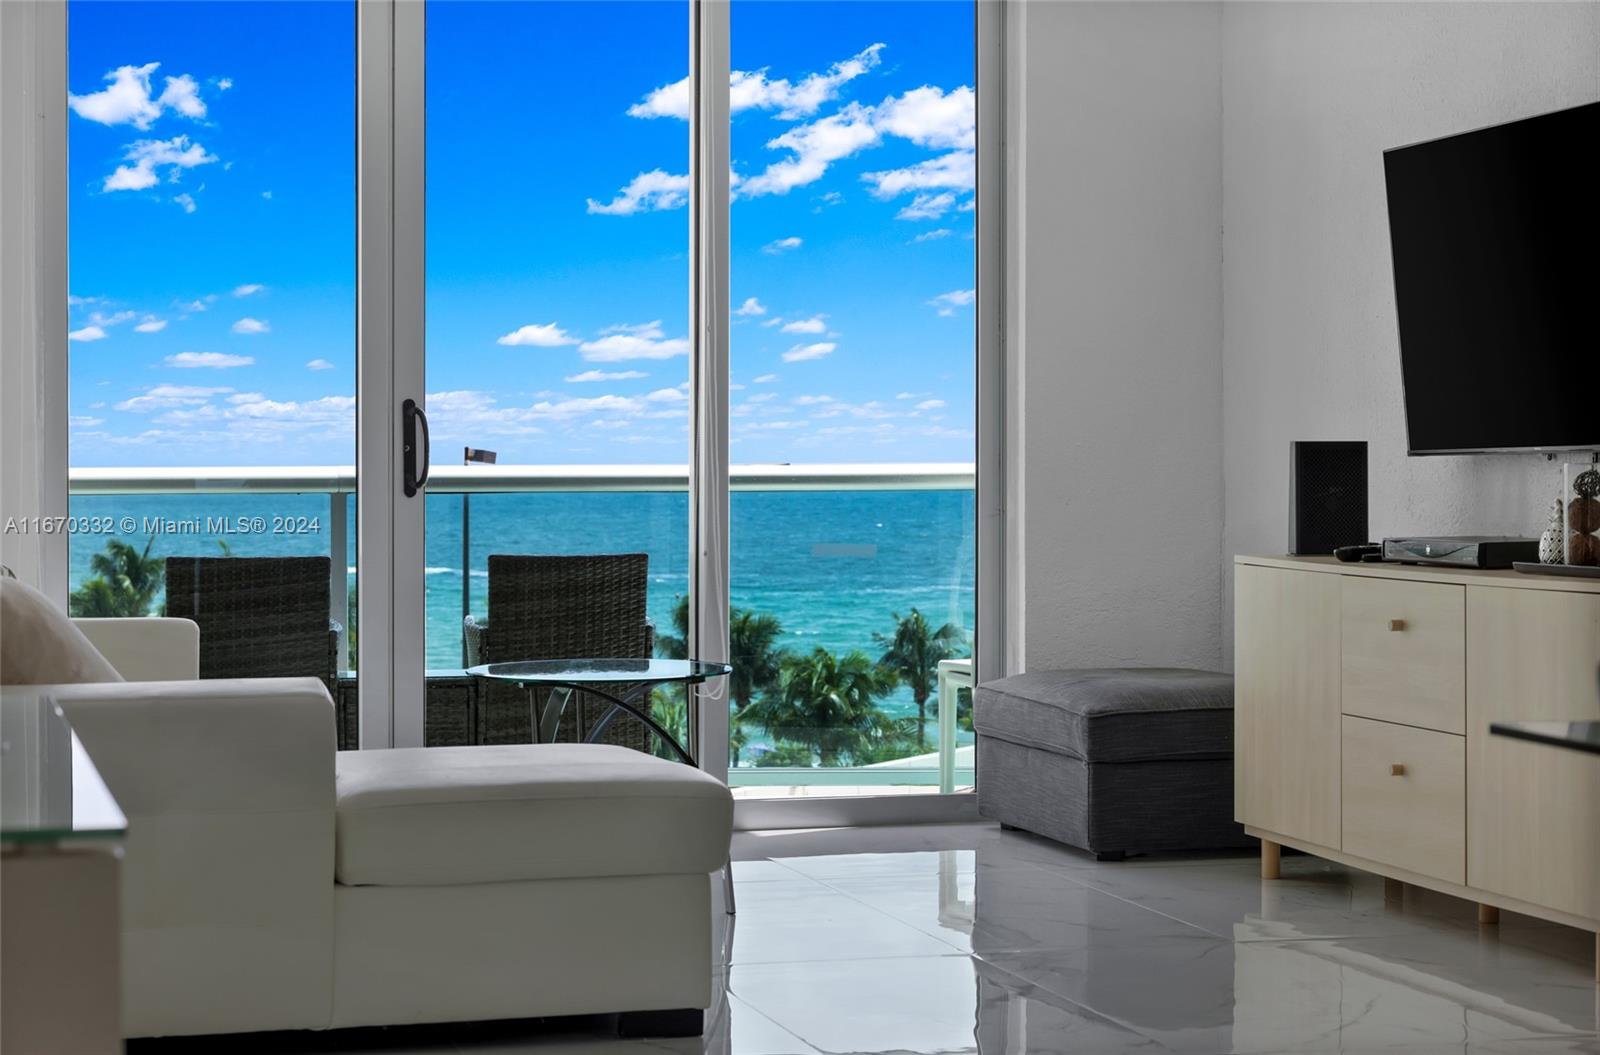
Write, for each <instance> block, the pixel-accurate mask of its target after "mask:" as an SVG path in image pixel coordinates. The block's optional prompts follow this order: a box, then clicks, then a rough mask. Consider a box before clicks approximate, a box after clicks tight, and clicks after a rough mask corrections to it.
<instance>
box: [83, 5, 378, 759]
mask: <svg viewBox="0 0 1600 1055" xmlns="http://www.w3.org/2000/svg"><path fill="white" fill-rule="evenodd" d="M355 22H356V6H355V4H354V3H350V2H337V3H336V2H310V3H299V4H182V5H180V4H170V3H154V2H152V3H138V2H131V3H117V4H107V3H88V2H78V0H75V2H73V3H72V4H71V5H70V7H69V9H68V86H69V91H70V94H69V96H68V98H67V99H66V100H65V103H66V106H67V108H68V111H69V113H68V129H69V157H70V163H69V165H70V167H69V170H68V173H67V182H68V186H69V217H70V223H69V229H70V238H71V242H70V246H69V294H70V295H69V300H68V303H69V318H70V332H69V334H68V345H67V348H66V354H67V356H68V374H69V390H68V395H67V400H68V407H67V413H68V414H69V419H68V420H69V423H70V434H69V436H70V439H69V465H70V474H69V476H70V489H71V499H70V505H69V509H70V512H71V514H72V516H71V521H70V523H69V524H68V525H66V527H67V528H69V529H70V544H69V561H70V574H69V584H70V590H71V597H70V608H71V611H72V614H73V615H75V616H82V617H138V616H144V615H157V614H162V613H165V614H168V615H175V616H184V617H187V618H192V619H194V620H196V621H197V622H198V623H199V624H200V626H201V630H202V633H201V666H200V673H201V676H202V677H207V676H241V675H290V674H294V675H306V676H312V677H317V678H320V679H322V680H323V681H324V682H325V683H326V684H327V685H328V687H329V689H330V691H331V692H332V693H334V694H335V696H336V697H339V698H340V699H341V704H344V703H347V702H348V698H347V697H348V696H349V695H350V694H352V693H353V691H354V677H355V673H354V668H355V666H356V663H355V655H356V651H355V647H354V645H355V642H356V639H357V626H356V616H357V613H356V610H355V608H354V607H353V606H352V605H351V604H350V601H351V598H352V597H353V591H354V588H355V571H356V569H355V567H354V564H355V559H354V558H355V553H356V549H355V541H354V540H355V535H354V522H353V516H352V512H353V502H354V492H355V489H356V476H355V461H356V459H355V440H354V437H355V420H356V376H355V366H356V339H355V338H356V332H355V303H356V296H355V285H356V215H355V185H354V172H353V167H352V155H351V144H352V142H353V140H354V136H355V121H356V90H355V50H354V44H355ZM245 558H248V559H245ZM340 713H341V715H342V716H343V717H344V718H345V719H346V721H345V723H344V724H343V725H342V726H341V729H340V737H341V743H342V744H345V743H347V744H348V746H354V736H355V713H354V710H353V707H348V706H341V710H340Z"/></svg>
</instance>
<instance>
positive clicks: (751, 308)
mask: <svg viewBox="0 0 1600 1055" xmlns="http://www.w3.org/2000/svg"><path fill="white" fill-rule="evenodd" d="M733 313H734V314H735V315H765V314H766V313H767V306H766V305H765V304H763V303H761V302H760V301H759V300H757V299H756V298H754V297H746V298H745V302H744V303H743V304H741V305H739V306H738V307H737V308H736V309H734V312H733Z"/></svg>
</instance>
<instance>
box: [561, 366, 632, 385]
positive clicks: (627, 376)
mask: <svg viewBox="0 0 1600 1055" xmlns="http://www.w3.org/2000/svg"><path fill="white" fill-rule="evenodd" d="M649 376H650V375H649V374H647V373H645V372H644V371H643V370H585V371H584V372H583V373H581V374H573V375H572V376H570V377H567V378H563V380H565V381H566V382H567V384H569V385H582V384H588V383H590V382H593V381H637V380H638V379H639V378H641V377H649Z"/></svg>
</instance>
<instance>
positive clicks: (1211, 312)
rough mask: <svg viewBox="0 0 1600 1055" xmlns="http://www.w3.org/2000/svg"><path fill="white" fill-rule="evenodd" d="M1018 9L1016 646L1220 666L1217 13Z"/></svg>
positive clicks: (1067, 6)
mask: <svg viewBox="0 0 1600 1055" xmlns="http://www.w3.org/2000/svg"><path fill="white" fill-rule="evenodd" d="M1013 11H1015V9H1013ZM1021 17H1022V18H1024V19H1025V23H1026V24H1025V31H1024V32H1022V33H1020V34H1017V35H1018V36H1020V37H1021V38H1022V39H1023V40H1024V41H1025V48H1024V54H1023V55H1022V56H1021V58H1020V62H1021V63H1022V67H1021V74H1020V75H1021V81H1022V84H1021V88H1022V91H1021V92H1019V93H1018V95H1019V96H1020V99H1019V100H1018V101H1016V102H1015V103H1014V105H1020V106H1022V107H1024V108H1025V112H1024V113H1023V115H1022V116H1023V121H1022V124H1023V128H1024V133H1023V134H1024V143H1023V144H1022V149H1021V156H1022V158H1023V160H1022V162H1021V166H1022V177H1023V178H1022V180H1021V184H1020V189H1021V193H1022V195H1023V199H1022V201H1021V202H1019V203H1017V206H1018V217H1017V218H1018V221H1019V222H1020V224H1021V227H1022V231H1023V237H1022V239H1021V240H1020V242H1019V243H1018V246H1019V248H1018V251H1019V252H1020V255H1021V275H1020V280H1021V281H1022V282H1023V283H1024V293H1023V300H1022V304H1021V316H1022V317H1021V319H1020V320H1018V321H1019V322H1020V325H1021V330H1022V333H1023V335H1024V336H1023V338H1022V339H1023V341H1024V349H1023V359H1024V362H1023V364H1022V370H1023V377H1022V379H1021V385H1022V391H1021V399H1022V401H1023V404H1024V406H1023V413H1024V414H1025V423H1026V425H1025V429H1026V434H1025V438H1024V442H1023V466H1022V472H1023V474H1024V478H1023V486H1024V489H1025V507H1024V510H1023V514H1022V515H1023V522H1024V525H1025V528H1024V530H1025V542H1026V562H1027V563H1026V570H1025V573H1024V582H1025V591H1026V597H1025V601H1024V620H1025V623H1024V631H1023V638H1024V642H1023V643H1024V649H1025V653H1024V655H1023V657H1022V659H1023V661H1024V663H1025V665H1026V666H1027V667H1028V668H1030V669H1043V668H1048V667H1061V666H1096V665H1140V664H1145V665H1159V664H1174V665H1197V666H1214V665H1215V664H1217V663H1218V662H1219V661H1220V659H1221V651H1222V639H1221V628H1220V621H1219V618H1218V610H1219V608H1220V604H1221V589H1222V574H1221V569H1220V568H1219V566H1218V564H1217V560H1216V555H1217V553H1218V551H1219V548H1220V546H1221V533H1222V455H1221V448H1222V423H1221V408H1222V398H1221V383H1222V351H1221V348H1222V345H1221V340H1222V295H1221V293H1222V271H1221V266H1222V260H1221V227H1222V214H1221V206H1222V189H1221V175H1222V162H1221V142H1222V134H1221V132H1222V130H1221V110H1220V91H1221V71H1220V68H1219V65H1218V60H1219V55H1220V33H1221V23H1222V19H1221V9H1220V7H1219V6H1218V5H1216V4H1210V3H1175V4H1174V3H1133V4H1129V3H1115V2H1111V3H1029V4H1027V5H1026V10H1025V11H1023V12H1021ZM1009 61H1011V62H1012V63H1016V62H1018V61H1019V59H1018V57H1017V56H1015V55H1012V56H1010V57H1009ZM1013 280H1014V281H1015V280H1016V278H1014V279H1013Z"/></svg>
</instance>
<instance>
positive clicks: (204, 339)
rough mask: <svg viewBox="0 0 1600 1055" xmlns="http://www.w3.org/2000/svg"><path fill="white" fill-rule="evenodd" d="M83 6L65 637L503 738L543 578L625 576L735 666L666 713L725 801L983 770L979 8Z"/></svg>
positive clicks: (352, 726) (404, 723)
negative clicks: (82, 526)
mask: <svg viewBox="0 0 1600 1055" xmlns="http://www.w3.org/2000/svg"><path fill="white" fill-rule="evenodd" d="M70 18H71V90H72V95H71V97H70V98H69V99H68V100H67V105H68V107H69V108H70V110H71V122H72V124H71V128H72V139H71V165H72V168H71V172H70V183H71V187H72V200H71V208H72V215H71V232H72V268H71V281H72V290H71V292H72V294H73V298H72V309H71V310H72V313H73V328H72V333H71V341H70V349H69V350H70V355H71V379H72V389H71V394H70V397H69V398H70V404H71V405H70V414H71V422H72V442H71V464H72V467H73V469H72V487H73V495H74V497H73V507H72V508H73V512H74V513H75V514H79V515H81V516H82V517H84V518H87V519H85V523H93V524H102V525H104V524H110V525H111V528H110V529H107V530H106V532H105V533H104V534H95V533H94V532H91V531H81V532H79V533H78V534H76V535H75V536H74V537H73V540H72V546H71V553H72V558H71V559H72V583H73V589H74V601H73V604H74V609H75V611H78V612H81V613H84V614H100V613H111V614H129V615H135V614H144V613H153V612H159V611H162V610H166V611H169V612H171V613H172V614H183V615H191V614H192V612H193V610H194V606H195V605H196V604H202V605H203V607H204V610H205V615H206V617H207V618H210V617H211V616H212V615H213V614H215V615H216V616H217V618H219V619H224V618H225V619H226V620H228V621H227V622H225V623H219V624H218V627H219V629H216V630H208V629H207V626H208V624H207V623H206V622H205V620H201V621H202V638H203V643H204V645H205V646H206V647H207V648H209V647H210V645H211V643H212V642H213V641H221V640H224V639H229V640H233V641H234V642H235V645H236V647H235V651H234V652H233V653H226V654H223V653H219V654H218V657H217V658H215V659H214V660H212V661H211V662H212V663H213V665H214V668H215V669H216V670H217V671H219V672H220V671H223V670H225V669H229V664H233V665H234V666H233V669H235V670H237V669H241V668H239V664H242V663H244V662H245V660H247V659H248V660H251V661H258V660H267V659H272V658H274V657H280V658H284V660H285V662H286V663H291V664H298V666H295V668H294V669H293V670H292V671H291V670H287V669H285V670H282V671H276V670H274V671H263V672H274V673H309V674H315V675H317V676H322V677H325V680H326V681H327V683H328V685H329V687H330V691H332V692H333V693H334V695H335V697H336V698H337V700H338V701H339V706H340V715H341V745H342V746H346V747H356V746H361V747H386V746H413V745H424V744H456V743H484V742H488V743H495V742H516V741H524V740H526V739H527V738H528V736H529V727H528V724H529V723H528V714H527V709H526V706H525V703H524V701H523V699H522V698H521V697H520V696H517V697H515V698H513V697H512V696H507V695H504V694H501V695H498V696H497V695H496V693H495V692H492V691H485V690H484V689H483V687H482V686H481V685H479V684H478V683H476V682H474V681H473V679H471V678H470V677H469V676H468V675H466V674H465V669H466V668H467V667H469V666H470V665H472V664H474V663H476V662H479V661H500V660H511V659H529V658H558V657H555V656H553V655H550V656H546V655H542V654H536V651H537V649H538V648H539V647H540V646H539V645H538V644H537V642H536V641H535V640H534V639H535V638H536V637H537V634H536V633H535V631H533V630H532V629H530V628H531V627H534V626H535V624H537V623H538V620H539V607H540V606H539V604H538V603H537V600H538V599H537V594H538V591H539V589H541V588H542V587H541V586H540V585H539V582H538V579H537V570H536V569H533V570H530V569H531V568H532V565H530V564H529V563H528V561H529V560H530V559H533V558H544V557H565V558H580V559H581V560H582V561H584V562H585V566H586V567H587V568H588V569H589V570H591V571H593V573H594V574H595V575H596V576H597V578H596V580H595V581H596V582H597V583H603V582H604V581H606V579H607V575H608V572H607V571H606V569H607V568H608V567H611V566H612V565H610V564H608V561H610V560H612V559H613V558H619V557H625V556H627V555H642V559H643V561H644V569H645V570H644V573H643V576H642V580H631V581H630V582H629V584H628V585H627V586H626V587H625V590H624V592H625V593H626V596H621V595H619V599H618V602H617V603H618V606H619V610H620V608H621V607H622V606H634V607H636V608H637V609H638V610H639V611H640V612H641V613H642V615H641V616H640V617H639V621H641V622H642V623H643V624H644V625H645V637H644V643H643V644H638V643H637V642H633V643H629V642H630V641H632V639H631V638H628V635H627V634H626V633H624V634H623V635H622V636H621V637H618V639H617V644H616V646H615V649H616V651H617V652H618V653H619V654H620V655H624V656H626V655H633V654H634V653H636V652H637V653H641V658H642V655H643V654H654V655H656V656H662V657H672V656H688V655H694V656H697V657H698V658H702V659H719V660H720V659H727V660H729V661H731V662H732V663H733V665H734V668H735V673H734V675H733V676H732V677H731V678H730V679H727V684H726V685H721V684H715V683H713V684H712V685H711V686H708V687H707V688H706V690H705V692H704V694H703V695H702V697H701V703H702V704H703V705H707V706H708V707H709V708H710V710H709V713H710V714H711V716H712V717H713V718H714V721H709V722H706V723H705V724H703V725H702V727H701V728H699V729H696V730H690V729H689V728H687V722H688V714H689V711H690V708H688V707H687V706H686V703H687V701H686V700H685V699H684V698H683V697H682V696H681V695H674V694H673V693H670V692H663V693H659V694H657V695H656V696H655V697H653V698H652V699H651V700H650V701H649V706H650V708H651V710H652V712H653V714H654V717H655V718H656V719H657V720H658V721H660V722H661V723H662V724H663V725H665V726H667V727H668V728H669V729H672V730H673V731H674V732H675V733H678V734H681V736H682V737H683V738H684V739H686V740H692V739H694V738H695V737H696V736H697V735H698V736H701V737H704V736H706V735H709V736H710V737H711V739H710V740H709V741H706V742H704V743H703V744H702V745H701V748H702V750H701V753H702V755H703V756H704V757H706V758H710V759H711V761H709V762H707V767H708V768H709V769H711V770H712V771H714V772H719V773H720V772H721V771H722V768H723V765H724V762H723V759H724V758H725V759H726V763H725V764H726V766H727V771H728V773H729V774H730V777H731V781H730V782H731V783H732V784H733V785H734V786H735V788H736V790H737V792H738V794H739V795H740V796H741V797H743V798H755V799H771V798H776V797H784V798H793V797H802V798H811V797H817V796H841V795H857V796H865V795H879V794H886V793H890V792H906V791H919V792H937V791H941V790H943V791H950V790H957V789H962V788H970V787H971V785H972V783H973V779H974V776H973V772H972V758H971V747H970V743H971V733H970V702H969V701H967V699H966V697H965V693H964V691H963V690H961V689H960V688H959V687H958V686H960V685H963V684H966V683H968V682H969V681H970V676H969V675H968V674H967V671H966V670H965V669H964V668H963V663H964V661H966V660H967V658H968V657H970V656H971V654H972V651H973V649H974V647H975V645H976V641H975V629H976V627H977V625H978V624H977V607H978V600H977V598H978V592H977V584H976V581H975V579H976V576H975V570H974V569H975V566H976V564H977V561H978V557H977V540H976V523H977V521H978V520H979V517H978V515H977V512H976V501H975V492H974V488H975V479H976V472H975V469H974V465H975V462H976V461H977V458H976V447H977V440H976V436H975V433H976V429H975V424H974V422H975V417H976V414H977V406H978V400H977V385H978V377H979V371H978V369H977V366H976V362H977V351H976V340H977V338H976V325H977V324H976V321H975V319H976V316H977V310H978V305H977V295H976V289H977V281H976V267H975V258H976V247H977V244H978V243H977V241H976V231H977V220H978V207H977V200H978V199H977V195H976V190H975V184H976V176H975V172H976V169H977V163H976V140H977V131H978V130H977V117H976V114H977V92H976V85H977V81H976V74H975V68H974V67H975V61H976V47H975V43H974V37H975V32H976V18H977V10H976V7H975V5H974V4H971V3H960V2H954V3H944V2H937V0H934V2H926V3H923V2H894V3H881V4H880V3H866V2H862V3H856V2H842V0H797V2H790V3H755V2H753V0H737V2H735V3H733V4H731V5H730V4H727V3H714V2H710V0H684V2H671V0H661V2H658V0H642V2H620V0H619V2H600V3H595V2H578V0H517V2H483V3H478V2H470V0H451V2H443V0H433V2H429V3H427V4H424V3H422V2H420V0H418V2H412V0H398V2H385V0H373V2H370V3H362V4H359V5H358V4H354V3H347V2H334V0H312V2H307V3H300V4H248V3H243V4H198V5H183V6H177V5H169V4H164V3H155V2H152V3H142V2H130V3H121V4H98V3H87V2H83V0H76V2H74V4H73V6H72V7H71V9H70ZM220 42H227V43H226V46H223V44H222V43H220ZM283 55H293V56H294V60H293V63H292V64H291V65H284V61H285V60H283V59H282V58H281V57H282V56H283ZM408 408H415V411H416V413H413V412H412V410H411V409H408ZM358 477H359V478H360V480H361V481H362V486H361V487H360V488H359V489H358V488H357V486H356V484H357V479H358ZM423 477H426V480H425V481H424V480H423V479H422V478H423ZM97 515H98V519H94V518H95V517H96V516H97ZM128 524H132V525H133V526H132V527H127V526H126V525H128ZM358 554H359V559H358ZM243 557H256V558H272V559H273V560H274V561H276V563H272V562H268V563H265V564H260V565H256V566H254V567H255V568H259V569H260V571H261V576H264V577H262V578H261V580H260V582H257V581H256V580H254V579H251V577H250V575H251V574H254V571H253V569H252V568H251V567H246V565H245V563H243V562H240V561H239V560H238V558H243ZM307 557H309V558H316V560H317V561H318V562H319V563H317V564H316V566H315V567H314V568H313V567H311V566H309V565H303V564H302V565H297V564H295V563H294V561H293V560H292V559H291V558H307ZM633 559H637V558H633ZM162 560H165V561H166V564H165V565H163V564H161V563H160V562H161V561H162ZM197 561H207V562H210V563H207V564H203V565H202V564H199V563H196V562H197ZM218 561H222V562H224V563H222V564H218V563H217V562H218ZM229 562H231V563H229ZM358 565H359V566H361V567H363V568H365V569H366V571H367V574H366V575H364V576H362V577H361V579H360V581H359V589H358V580H357V576H356V574H355V573H356V568H357V566H358ZM184 569H187V570H184ZM223 572H225V573H227V574H226V575H224V574H221V573H223ZM175 574H177V575H179V576H180V579H174V577H173V576H174V575H175ZM185 576H186V577H185ZM197 576H198V578H197ZM230 576H231V577H230ZM173 582H179V583H180V587H179V589H180V591H181V592H182V594H183V596H182V597H179V598H177V600H176V601H175V600H174V597H175V594H174V590H173V588H172V587H171V586H170V584H172V583H173ZM219 584H220V586H219ZM580 588H584V589H587V588H588V587H580ZM595 588H596V589H599V588H602V587H601V586H596V587H595ZM606 588H609V587H606ZM518 590H521V591H523V593H524V594H525V595H526V596H525V598H524V599H525V600H527V599H528V598H531V601H529V602H528V603H509V602H507V601H506V600H505V599H506V598H507V597H515V596H516V595H517V591H518ZM251 591H255V592H254V593H252V592H251ZM219 598H222V599H219ZM266 602H270V605H269V604H267V603H266ZM271 606H277V607H283V606H288V607H290V608H293V612H292V613H290V615H292V618H291V617H290V615H284V616H283V617H282V618H280V619H278V624H279V625H288V626H290V627H291V628H292V629H293V631H294V633H293V634H291V635H289V636H288V637H286V638H285V639H284V640H283V641H282V642H281V643H280V646H281V647H277V646H275V648H266V647H257V648H254V649H250V648H248V647H245V646H239V644H238V643H240V642H252V641H254V642H258V643H259V642H262V641H265V640H267V637H265V636H263V635H268V630H267V629H266V627H267V623H268V622H269V621H270V620H269V619H268V615H269V614H270V613H269V612H267V610H266V609H267V608H268V607H271ZM313 609H314V610H313ZM630 610H632V609H631V608H630ZM363 614H365V615H366V617H367V618H366V619H365V620H363V619H362V616H363ZM229 635H232V636H231V637H230V636H229ZM296 635H298V636H296ZM268 636H270V635H268ZM624 638H628V639H627V640H624ZM274 640H276V639H274ZM314 642H321V644H320V645H316V644H315V643H314ZM593 647H594V648H600V647H609V646H601V645H598V644H594V645H593ZM313 666H314V667H315V669H312V668H313ZM302 668H303V669H302ZM358 669H359V670H361V671H362V680H361V683H360V685H359V688H358V685H357V682H356V677H355V672H356V670H358ZM251 670H252V672H254V670H255V668H251ZM203 672H204V671H203ZM724 709H725V710H726V714H727V717H726V720H725V722H724V719H723V718H722V711H723V710H724ZM358 719H359V729H358ZM707 730H710V733H709V734H708V733H707ZM724 743H725V744H726V747H725V748H724ZM724 750H725V751H726V754H725V755H724Z"/></svg>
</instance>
